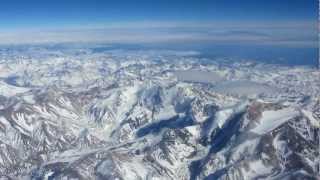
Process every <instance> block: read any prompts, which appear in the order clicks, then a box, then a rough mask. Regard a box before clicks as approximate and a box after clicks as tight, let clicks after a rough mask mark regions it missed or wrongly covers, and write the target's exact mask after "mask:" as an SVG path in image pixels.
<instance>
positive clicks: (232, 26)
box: [0, 21, 317, 46]
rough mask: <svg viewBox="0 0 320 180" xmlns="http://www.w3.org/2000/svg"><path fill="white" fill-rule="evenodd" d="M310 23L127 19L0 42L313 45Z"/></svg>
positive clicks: (23, 33) (0, 37)
mask: <svg viewBox="0 0 320 180" xmlns="http://www.w3.org/2000/svg"><path fill="white" fill-rule="evenodd" d="M301 32H303V33H301ZM316 37H317V25H316V24H315V23H313V22H285V23H280V22H279V23H271V22H246V23H241V22H202V23H200V22H147V21H144V22H129V23H109V24H105V25H101V24H100V25H95V26H90V27H73V28H56V29H51V30H50V29H42V30H35V29H29V30H18V31H11V32H8V31H4V32H2V33H0V43H1V44H23V43H50V42H51V43H60V42H106V43H163V42H180V41H181V42H202V41H204V42H213V43H215V42H216V43H221V42H223V43H257V44H277V45H293V46H294V45H296V46H315V45H317V38H316Z"/></svg>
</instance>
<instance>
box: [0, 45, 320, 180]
mask: <svg viewBox="0 0 320 180" xmlns="http://www.w3.org/2000/svg"><path fill="white" fill-rule="evenodd" d="M197 55H198V53H196V52H192V51H188V52H185V51H166V50H159V51H156V50H143V51H142V50H141V51H138V50H136V51H130V50H121V49H118V50H114V49H110V50H103V51H95V50H94V49H93V48H90V47H77V46H74V47H72V48H70V47H69V48H57V47H54V46H53V47H51V46H50V47H47V46H31V47H7V48H4V47H3V48H1V50H0V146H1V148H0V179H35V180H38V179H72V178H73V179H101V180H102V179H130V180H131V179H137V180H138V179H145V180H151V179H182V180H184V179H185V180H187V179H191V180H196V179H208V180H211V179H230V180H231V179H232V180H241V179H243V180H249V179H279V180H280V179H281V180H282V179H317V178H319V177H320V172H319V168H320V167H319V163H320V158H319V142H320V138H319V135H320V130H319V128H320V71H319V70H316V69H314V68H311V67H301V66H300V67H285V66H277V65H267V64H260V63H253V62H249V61H247V62H240V63H236V62H229V61H223V60H219V61H215V60H214V59H206V58H201V57H199V56H197Z"/></svg>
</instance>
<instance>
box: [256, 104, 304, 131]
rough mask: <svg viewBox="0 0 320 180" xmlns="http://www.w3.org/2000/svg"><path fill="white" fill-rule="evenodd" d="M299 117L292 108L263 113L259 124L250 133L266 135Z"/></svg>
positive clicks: (297, 112)
mask: <svg viewBox="0 0 320 180" xmlns="http://www.w3.org/2000/svg"><path fill="white" fill-rule="evenodd" d="M299 115H300V112H299V111H297V110H296V109H294V108H285V109H281V110H272V111H264V112H263V113H262V117H261V119H260V123H259V124H258V125H257V126H256V127H255V128H253V129H251V131H252V132H254V133H256V134H260V135H262V134H266V133H268V132H270V131H272V130H274V129H275V128H277V127H279V126H280V125H282V124H283V123H285V122H287V121H289V120H290V119H292V118H295V117H297V116H299Z"/></svg>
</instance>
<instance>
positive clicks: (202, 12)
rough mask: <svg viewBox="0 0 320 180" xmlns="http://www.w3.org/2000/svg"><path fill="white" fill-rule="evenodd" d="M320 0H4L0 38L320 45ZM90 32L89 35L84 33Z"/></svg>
mask: <svg viewBox="0 0 320 180" xmlns="http://www.w3.org/2000/svg"><path fill="white" fill-rule="evenodd" d="M317 10H318V5H317V0H268V1H265V0H127V1H125V0H117V1H116V0H114V1H109V0H50V1H49V0H28V1H26V0H20V1H18V0H10V1H9V0H2V1H1V5H0V32H2V33H1V34H0V42H2V43H6V42H8V43H17V42H18V41H19V42H46V41H48V42H50V41H56V42H60V41H97V40H101V41H107V42H108V41H109V42H126V41H127V42H130V43H131V42H135V41H136V42H158V41H177V40H178V41H184V40H186V41H215V42H239V43H241V42H250V43H259V42H263V43H271V44H272V43H277V44H285V45H288V44H291V45H298V44H299V45H303V46H305V45H308V46H310V45H315V41H316V40H317V39H316V32H317V25H316V24H317V14H318V12H317ZM84 37H85V38H84Z"/></svg>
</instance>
